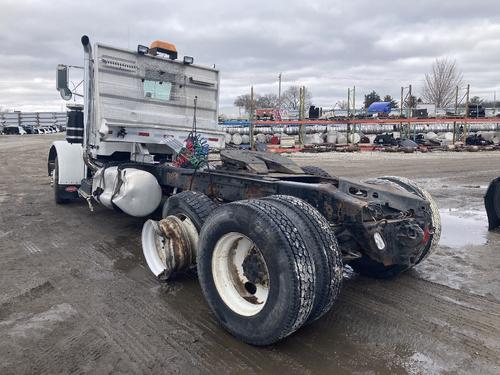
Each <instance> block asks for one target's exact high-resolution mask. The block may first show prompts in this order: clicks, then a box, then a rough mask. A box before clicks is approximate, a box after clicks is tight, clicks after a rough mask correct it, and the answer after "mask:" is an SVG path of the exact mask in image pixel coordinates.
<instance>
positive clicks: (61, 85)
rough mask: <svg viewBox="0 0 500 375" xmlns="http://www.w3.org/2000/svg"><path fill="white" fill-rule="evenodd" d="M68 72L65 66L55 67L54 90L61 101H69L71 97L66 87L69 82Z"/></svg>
mask: <svg viewBox="0 0 500 375" xmlns="http://www.w3.org/2000/svg"><path fill="white" fill-rule="evenodd" d="M68 71H69V69H68V67H67V66H66V65H61V64H59V65H58V66H57V74H56V88H57V91H59V94H61V98H63V100H70V99H71V97H72V96H73V94H72V93H71V90H70V89H69V87H68V82H69V74H68Z"/></svg>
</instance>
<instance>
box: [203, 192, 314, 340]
mask: <svg viewBox="0 0 500 375" xmlns="http://www.w3.org/2000/svg"><path fill="white" fill-rule="evenodd" d="M292 214H293V212H292V211H291V210H289V209H287V208H285V207H284V206H283V205H280V206H278V205H275V204H273V203H272V202H269V201H264V200H248V201H238V202H233V203H229V204H226V205H223V206H221V207H219V208H218V209H217V210H215V212H214V213H213V214H212V215H211V216H210V217H209V218H208V219H207V221H206V222H205V225H204V226H203V228H202V230H201V233H200V241H199V244H200V245H199V248H198V256H197V261H198V262H197V263H198V278H199V281H200V285H201V288H202V291H203V294H204V296H205V299H206V301H207V303H208V305H209V307H210V309H211V310H212V312H213V313H214V314H215V316H216V317H217V318H218V320H219V321H220V323H221V324H222V326H223V327H224V328H225V329H226V330H228V331H229V332H230V333H231V334H232V335H234V336H235V337H237V338H239V339H240V340H242V341H244V342H247V343H249V344H252V345H259V346H262V345H269V344H272V343H275V342H277V341H279V340H281V339H283V338H284V337H286V336H288V335H290V334H292V333H293V332H295V331H296V330H297V329H298V328H299V327H301V326H302V325H303V324H304V323H305V322H306V321H307V319H308V318H309V315H310V313H311V311H312V308H313V304H314V294H315V290H314V287H315V278H316V274H315V268H314V261H313V259H312V256H311V255H310V253H309V252H308V249H307V247H306V243H305V242H304V239H303V236H302V233H304V231H305V230H306V228H304V227H301V226H300V225H297V224H296V223H293V222H292V221H291V220H290V218H289V217H290V216H291V215H292Z"/></svg>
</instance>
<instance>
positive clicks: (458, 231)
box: [439, 208, 488, 247]
mask: <svg viewBox="0 0 500 375" xmlns="http://www.w3.org/2000/svg"><path fill="white" fill-rule="evenodd" d="M440 214H441V225H442V231H441V240H440V241H439V244H440V245H442V246H448V247H464V246H466V245H475V246H478V245H485V244H486V242H487V234H488V218H487V216H486V212H482V211H467V210H459V209H456V208H451V209H443V210H440Z"/></svg>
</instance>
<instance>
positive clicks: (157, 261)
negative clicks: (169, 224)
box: [141, 220, 167, 277]
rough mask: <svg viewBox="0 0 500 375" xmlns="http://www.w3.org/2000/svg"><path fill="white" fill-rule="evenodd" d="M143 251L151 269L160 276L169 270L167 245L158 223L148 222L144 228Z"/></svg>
mask: <svg viewBox="0 0 500 375" xmlns="http://www.w3.org/2000/svg"><path fill="white" fill-rule="evenodd" d="M141 240H142V251H143V253H144V258H145V259H146V263H147V264H148V267H149V269H150V270H151V272H153V274H154V275H155V276H157V277H158V276H159V275H160V274H162V273H163V271H165V269H166V268H167V264H166V249H165V243H164V242H163V241H162V237H161V231H160V229H159V227H158V222H156V221H154V220H148V221H146V222H145V223H144V226H143V227H142V238H141Z"/></svg>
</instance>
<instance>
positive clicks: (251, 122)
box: [248, 86, 254, 150]
mask: <svg viewBox="0 0 500 375" xmlns="http://www.w3.org/2000/svg"><path fill="white" fill-rule="evenodd" d="M253 104H254V103H253V86H252V87H251V88H250V113H249V116H248V117H249V120H250V123H249V125H248V131H249V134H248V135H249V136H250V150H253V148H254V147H253V146H254V144H253V127H254V123H253Z"/></svg>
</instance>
